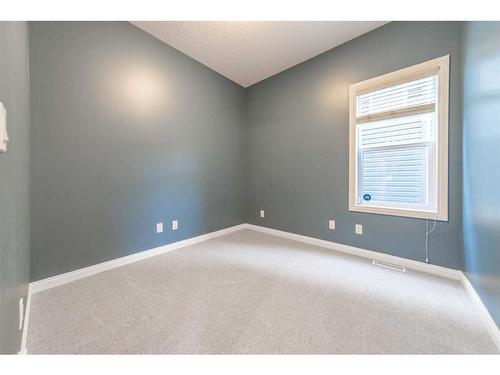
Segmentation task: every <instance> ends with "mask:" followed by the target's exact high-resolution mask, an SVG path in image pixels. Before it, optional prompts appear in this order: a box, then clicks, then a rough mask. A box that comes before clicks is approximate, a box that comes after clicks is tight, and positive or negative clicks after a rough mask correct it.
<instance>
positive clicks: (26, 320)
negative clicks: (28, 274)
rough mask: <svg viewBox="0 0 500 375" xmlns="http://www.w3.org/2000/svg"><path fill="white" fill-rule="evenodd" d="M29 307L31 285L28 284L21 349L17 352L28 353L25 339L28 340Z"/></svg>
mask: <svg viewBox="0 0 500 375" xmlns="http://www.w3.org/2000/svg"><path fill="white" fill-rule="evenodd" d="M30 309H31V285H30V284H29V285H28V295H27V297H26V308H25V309H24V319H23V332H22V338H21V349H20V350H19V352H18V353H17V354H28V349H27V346H26V345H27V340H28V329H29V321H30Z"/></svg>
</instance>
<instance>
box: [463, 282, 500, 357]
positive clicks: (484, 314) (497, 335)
mask: <svg viewBox="0 0 500 375" xmlns="http://www.w3.org/2000/svg"><path fill="white" fill-rule="evenodd" d="M462 284H463V285H464V287H465V290H467V293H468V294H469V296H470V298H471V299H472V300H473V301H474V302H475V303H476V305H477V307H478V308H479V311H480V314H481V318H482V319H483V322H484V324H485V325H486V328H487V329H488V332H489V333H490V336H491V338H492V339H493V341H494V342H495V344H496V346H497V348H498V350H499V351H500V330H499V329H498V327H497V325H496V323H495V321H494V320H493V318H492V317H491V315H490V313H489V311H488V309H487V308H486V306H485V305H484V303H483V301H482V300H481V297H479V295H478V294H477V292H476V290H475V289H474V287H473V286H472V284H471V282H470V281H469V279H468V278H467V276H466V275H465V273H462Z"/></svg>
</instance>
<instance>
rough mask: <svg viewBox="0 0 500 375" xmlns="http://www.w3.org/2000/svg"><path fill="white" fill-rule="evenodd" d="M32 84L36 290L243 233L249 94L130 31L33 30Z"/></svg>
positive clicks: (37, 26) (115, 25) (115, 26)
mask: <svg viewBox="0 0 500 375" xmlns="http://www.w3.org/2000/svg"><path fill="white" fill-rule="evenodd" d="M30 74H31V77H30V78H31V99H32V101H31V111H32V112H31V114H32V120H33V121H32V134H33V137H32V141H33V142H32V169H33V174H32V197H31V198H32V218H33V220H32V223H33V228H32V243H31V244H32V256H31V279H32V280H38V279H41V278H45V277H48V276H52V275H55V274H60V273H63V272H67V271H71V270H74V269H77V268H80V267H85V266H89V265H93V264H96V263H98V262H102V261H106V260H109V259H114V258H117V257H121V256H124V255H128V254H131V253H135V252H138V251H140V250H146V249H150V248H154V247H156V246H160V245H164V244H167V243H170V242H174V241H178V240H181V239H185V238H188V237H193V236H196V235H200V234H203V233H207V232H211V231H214V230H218V229H222V228H225V227H229V226H232V225H236V224H240V223H242V222H243V220H244V192H243V189H244V181H243V168H242V162H243V154H242V153H243V149H244V147H243V146H244V144H243V138H242V135H243V116H244V104H245V102H244V99H245V96H244V95H245V94H244V89H243V88H241V87H240V86H238V85H236V84H234V83H232V82H231V81H229V80H228V79H226V78H223V77H222V76H220V75H218V74H217V73H215V72H213V71H212V70H210V69H208V68H206V67H205V66H203V65H201V64H199V63H197V62H195V61H194V60H192V59H190V58H188V57H187V56H185V55H183V54H181V53H180V52H178V51H176V50H174V49H172V48H170V47H168V46H167V45H165V44H163V43H162V42H160V41H159V40H157V39H155V38H153V37H152V36H150V35H148V34H146V33H144V32H143V31H141V30H139V29H137V28H136V27H135V26H133V25H131V24H129V23H126V22H95V23H92V22H54V23H52V22H42V23H30ZM174 218H175V219H178V220H179V225H180V227H179V230H178V231H175V232H172V231H171V230H170V229H169V227H170V220H172V219H174ZM160 221H161V222H164V223H165V232H164V233H163V234H159V235H158V234H156V233H155V224H156V223H157V222H160Z"/></svg>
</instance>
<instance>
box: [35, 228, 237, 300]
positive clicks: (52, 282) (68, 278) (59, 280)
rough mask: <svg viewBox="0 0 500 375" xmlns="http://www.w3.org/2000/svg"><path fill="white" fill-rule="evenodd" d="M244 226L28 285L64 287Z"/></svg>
mask: <svg viewBox="0 0 500 375" xmlns="http://www.w3.org/2000/svg"><path fill="white" fill-rule="evenodd" d="M243 227H244V224H240V225H235V226H233V227H229V228H225V229H221V230H218V231H215V232H210V233H207V234H202V235H201V236H197V237H192V238H188V239H186V240H182V241H177V242H173V243H170V244H167V245H164V246H160V247H156V248H153V249H149V250H145V251H140V252H138V253H134V254H131V255H127V256H124V257H121V258H116V259H112V260H108V261H106V262H102V263H98V264H95V265H93V266H89V267H84V268H80V269H77V270H74V271H70V272H66V273H62V274H60V275H56V276H52V277H48V278H46V279H42V280H38V281H34V282H32V283H30V287H31V293H38V292H41V291H43V290H47V289H51V288H55V287H56V286H60V285H64V284H67V283H70V282H72V281H75V280H79V279H83V278H85V277H88V276H92V275H95V274H97V273H100V272H104V271H108V270H111V269H113V268H117V267H120V266H124V265H126V264H130V263H134V262H137V261H139V260H142V259H146V258H150V257H153V256H155V255H160V254H163V253H167V252H169V251H173V250H177V249H180V248H182V247H186V246H189V245H194V244H197V243H199V242H203V241H206V240H210V239H212V238H216V237H220V236H223V235H225V234H228V233H232V232H235V231H237V230H240V229H243Z"/></svg>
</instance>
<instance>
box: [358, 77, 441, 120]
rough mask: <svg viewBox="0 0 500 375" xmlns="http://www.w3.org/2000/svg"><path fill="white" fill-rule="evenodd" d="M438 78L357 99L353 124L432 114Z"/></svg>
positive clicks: (372, 93) (367, 94) (400, 85)
mask: <svg viewBox="0 0 500 375" xmlns="http://www.w3.org/2000/svg"><path fill="white" fill-rule="evenodd" d="M436 101H437V75H433V76H430V77H425V78H421V79H417V80H414V81H411V82H406V83H402V84H399V85H396V86H392V87H387V88H384V89H381V90H376V91H372V92H368V93H366V94H362V95H359V96H357V97H356V122H357V123H363V122H369V121H370V119H371V118H372V119H384V118H394V117H404V116H408V115H411V114H418V113H425V112H433V111H435V104H436Z"/></svg>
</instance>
